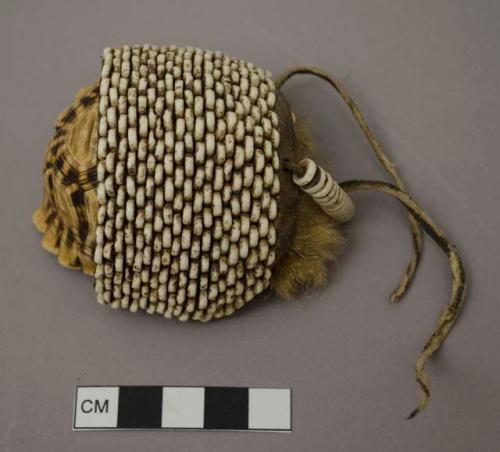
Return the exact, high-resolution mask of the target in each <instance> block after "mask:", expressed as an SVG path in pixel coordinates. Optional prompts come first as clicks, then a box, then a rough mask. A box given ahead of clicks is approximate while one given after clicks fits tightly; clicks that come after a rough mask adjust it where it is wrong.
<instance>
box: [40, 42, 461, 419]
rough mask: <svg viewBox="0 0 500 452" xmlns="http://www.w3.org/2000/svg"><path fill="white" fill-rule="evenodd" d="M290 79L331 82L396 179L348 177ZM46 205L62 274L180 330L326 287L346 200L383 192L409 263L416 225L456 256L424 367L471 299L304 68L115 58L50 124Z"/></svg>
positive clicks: (191, 57)
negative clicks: (71, 272) (403, 227)
mask: <svg viewBox="0 0 500 452" xmlns="http://www.w3.org/2000/svg"><path fill="white" fill-rule="evenodd" d="M296 74H312V75H315V76H318V77H320V78H321V79H323V80H325V81H326V82H328V83H329V84H330V85H331V86H332V87H333V88H334V89H335V90H336V91H337V92H338V93H339V94H340V96H341V97H342V99H343V100H344V101H345V102H346V103H347V105H348V107H349V108H350V110H351V111H352V113H353V115H354V118H355V120H356V121H357V123H358V125H359V126H360V127H361V129H362V130H363V132H364V133H365V135H366V137H367V139H368V142H369V144H370V145H371V147H372V149H373V151H374V154H375V156H376V158H377V159H378V160H379V162H380V163H381V165H382V167H383V168H384V169H385V170H386V171H387V173H388V175H389V176H390V177H391V178H392V180H393V183H392V184H389V183H386V182H379V181H364V180H354V181H346V182H343V183H340V184H339V183H338V182H336V181H335V179H334V177H333V176H332V174H331V173H330V172H329V171H327V170H326V169H324V168H321V167H320V166H319V165H317V164H316V163H315V161H314V159H315V155H316V153H315V149H314V145H313V143H312V141H311V139H310V137H309V135H308V133H307V130H305V128H304V127H303V126H302V125H301V124H300V122H299V121H298V120H297V118H296V116H295V115H294V113H293V112H292V111H291V109H290V106H289V103H288V101H287V99H286V97H285V96H284V95H283V93H282V91H281V87H282V85H283V84H284V83H285V82H286V80H288V79H289V78H290V77H291V76H294V75H296ZM43 180H44V187H45V189H44V195H43V201H42V204H41V206H40V208H39V209H38V210H36V212H35V213H34V215H33V221H34V224H35V226H36V227H37V228H38V230H39V231H40V232H41V233H42V234H43V238H42V246H43V247H44V248H45V249H46V250H48V251H50V252H51V253H53V254H55V255H56V256H57V258H58V261H59V263H60V264H62V265H64V266H66V267H70V268H73V269H76V270H81V271H83V272H84V273H85V274H88V275H92V276H93V277H94V281H95V292H96V298H97V301H98V302H99V303H100V304H103V305H108V306H110V307H111V308H123V309H128V310H129V311H131V312H136V311H139V310H143V311H146V312H147V313H149V314H154V313H155V314H160V315H162V316H164V317H166V318H171V317H176V318H178V319H179V320H183V321H185V320H200V321H209V320H211V319H214V318H221V317H224V316H228V315H231V314H233V313H234V312H235V311H236V310H237V309H239V308H242V307H243V306H245V305H246V304H247V303H248V302H250V301H252V300H253V299H255V298H256V297H258V296H260V297H262V296H264V295H265V294H269V293H271V291H273V292H275V293H277V294H278V295H280V296H282V297H284V298H289V297H292V296H298V295H300V293H301V291H303V290H304V289H307V288H311V287H318V286H321V285H323V284H324V283H325V281H326V279H327V273H328V268H329V265H328V261H330V260H332V259H334V258H335V257H336V256H337V254H338V252H339V250H340V249H341V247H342V246H343V245H344V234H343V232H342V228H341V224H342V223H345V222H347V221H349V220H350V219H351V217H352V216H353V214H354V204H353V202H352V200H351V198H350V196H349V194H348V192H352V191H355V190H368V189H374V190H377V191H380V192H384V193H386V194H388V195H390V196H392V197H394V198H395V199H397V200H398V201H399V202H400V203H402V204H403V205H404V206H405V207H406V209H407V210H408V212H409V221H410V227H411V232H412V246H413V251H414V252H413V256H412V258H411V260H410V262H409V264H408V267H407V269H406V271H405V273H404V275H403V279H402V281H401V284H400V285H399V286H398V287H397V288H396V289H395V291H394V292H393V294H392V297H391V299H392V301H398V300H399V299H400V298H401V297H402V296H403V295H404V293H405V292H406V289H407V288H408V285H409V284H410V282H411V280H412V278H413V275H414V273H415V270H416V268H417V264H418V262H419V257H420V253H421V247H422V237H421V232H420V226H422V227H423V228H424V230H425V231H426V232H428V233H429V235H430V236H431V238H432V239H434V240H435V241H436V242H437V243H438V244H439V246H440V247H441V248H442V249H443V251H444V252H445V253H446V255H447V257H448V260H449V263H450V269H451V272H452V279H453V286H452V297H451V300H450V302H449V303H448V304H447V306H446V308H445V310H444V311H443V315H442V317H441V318H440V320H439V322H438V325H437V327H436V329H435V331H434V333H433V334H432V336H431V337H430V338H429V340H428V341H427V343H426V345H425V347H424V350H423V352H422V353H421V355H420V356H419V358H418V360H417V366H416V378H417V382H418V383H419V386H420V388H421V393H422V398H421V402H420V404H419V406H418V407H417V408H416V410H414V411H413V412H412V414H411V416H414V415H415V414H416V413H418V412H419V411H421V410H422V409H423V408H425V406H426V404H427V400H428V397H429V385H428V380H427V375H426V373H425V370H424V367H425V364H426V362H427V360H428V359H429V358H430V357H431V356H432V354H434V352H435V351H436V350H437V349H438V348H439V347H440V345H441V344H442V342H443V341H444V339H445V337H446V335H447V334H448V332H449V330H450V329H451V327H452V326H453V324H454V322H455V320H456V317H457V315H458V312H459V310H460V308H461V305H462V303H463V299H464V285H465V283H464V280H465V278H464V271H463V266H462V263H461V260H460V258H459V256H458V254H457V253H456V250H455V247H454V246H453V245H451V244H450V243H449V242H448V240H447V239H446V237H445V236H444V234H443V232H442V231H441V230H440V229H439V228H438V227H437V226H436V225H435V224H434V223H433V222H432V220H431V219H430V218H429V217H428V215H427V214H426V213H425V211H423V210H422V209H421V208H420V207H419V206H418V204H417V203H416V202H415V201H414V200H413V199H412V198H411V197H410V196H409V195H408V193H407V191H406V189H405V187H404V185H403V183H402V181H401V178H400V176H399V174H398V173H397V172H396V170H395V169H394V166H393V165H392V163H391V162H390V161H389V160H388V159H387V157H386V156H385V154H384V153H383V151H382V148H381V146H380V144H379V143H378V141H377V140H376V139H375V138H374V136H373V133H372V131H371V129H370V128H369V127H368V125H367V123H366V121H365V119H364V117H363V115H362V113H361V111H360V110H359V108H358V106H357V105H356V103H355V102H354V101H353V100H352V98H351V97H350V96H349V94H348V93H347V91H346V90H345V89H344V88H343V87H342V86H341V85H340V84H339V82H338V81H337V80H335V79H334V78H333V77H331V76H330V75H328V74H327V73H325V72H323V71H321V70H320V69H316V68H306V67H300V68H296V69H293V70H291V71H288V72H287V73H285V74H284V75H283V76H282V77H280V78H279V79H278V80H276V81H273V79H272V76H271V74H270V73H269V72H268V71H265V70H263V69H261V68H258V67H256V66H254V65H253V64H252V63H249V62H246V61H243V60H240V59H236V58H233V57H230V56H227V55H224V54H222V53H221V52H212V51H207V50H201V49H195V48H191V47H176V46H163V47H162V46H150V45H143V46H124V47H121V48H115V49H112V48H107V49H105V50H104V52H103V56H102V59H101V72H100V78H99V80H98V82H96V83H94V84H91V85H89V86H87V87H85V88H82V89H81V90H80V91H79V92H78V93H77V95H76V98H75V100H74V102H73V104H72V105H71V106H70V107H69V108H68V109H66V110H65V111H63V112H62V113H61V114H60V115H59V117H58V119H57V121H56V124H55V133H54V136H53V138H52V139H51V141H50V143H49V145H48V147H47V150H46V153H45V159H44V168H43Z"/></svg>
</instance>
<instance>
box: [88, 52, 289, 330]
mask: <svg viewBox="0 0 500 452" xmlns="http://www.w3.org/2000/svg"><path fill="white" fill-rule="evenodd" d="M275 103H276V94H275V88H274V83H273V82H272V80H271V78H270V74H269V73H266V72H264V71H263V70H261V69H259V68H256V67H255V66H254V65H253V64H251V63H247V62H245V61H242V60H237V59H234V58H231V57H229V56H226V55H223V54H221V53H219V52H210V51H203V50H199V49H192V48H176V47H150V46H134V47H123V48H122V49H110V48H108V49H105V51H104V56H103V64H102V72H101V81H100V105H99V119H98V120H99V140H98V144H97V180H98V186H97V199H98V214H97V228H96V249H95V254H94V261H95V264H96V269H95V279H96V281H95V290H96V293H97V299H98V301H99V302H100V303H103V304H104V303H105V304H108V303H109V304H111V305H115V306H121V307H123V308H126V309H130V310H131V311H135V310H137V309H145V310H146V311H148V312H149V311H152V312H158V313H160V314H163V315H165V316H167V317H168V316H175V317H178V318H180V319H181V320H187V319H190V318H192V319H196V320H204V321H206V320H210V319H211V318H212V317H221V316H224V315H230V314H232V313H233V312H234V310H235V309H237V308H240V307H242V306H243V305H244V304H245V302H247V301H250V300H251V299H253V298H254V297H255V296H256V295H257V294H259V293H261V292H262V291H264V290H265V289H266V288H267V287H268V286H269V283H270V280H271V274H272V272H271V268H272V266H273V264H274V261H275V244H276V227H275V220H276V218H277V195H278V194H279V191H280V181H279V177H278V171H279V165H280V162H279V157H278V153H277V148H278V145H279V132H278V129H277V126H278V116H277V114H276V112H275V111H274V106H275Z"/></svg>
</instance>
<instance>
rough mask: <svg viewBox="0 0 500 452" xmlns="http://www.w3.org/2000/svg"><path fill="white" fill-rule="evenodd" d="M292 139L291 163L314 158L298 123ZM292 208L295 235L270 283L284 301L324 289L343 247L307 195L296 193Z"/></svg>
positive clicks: (310, 143)
mask: <svg viewBox="0 0 500 452" xmlns="http://www.w3.org/2000/svg"><path fill="white" fill-rule="evenodd" d="M295 137H296V139H295V149H294V150H293V151H294V152H293V159H294V161H298V160H300V159H302V158H304V157H312V156H314V154H315V153H316V151H315V148H314V144H313V140H312V139H311V136H310V134H309V133H308V131H307V129H306V127H305V126H304V125H302V124H299V123H298V122H297V123H296V125H295ZM295 205H296V207H295V210H294V211H293V212H289V216H288V218H289V221H292V222H294V231H293V234H292V237H291V239H290V242H289V244H288V246H287V247H286V251H285V252H284V253H283V255H282V256H281V258H280V259H279V261H278V263H277V264H276V266H275V268H274V270H273V276H272V280H271V287H272V289H273V290H274V291H275V292H277V293H278V294H279V295H280V296H282V297H284V298H291V297H293V296H295V295H298V294H299V293H300V292H301V291H302V290H304V289H305V288H314V287H319V286H321V285H323V284H324V283H325V281H326V279H327V266H328V262H329V261H331V260H332V259H334V258H335V256H336V255H337V254H338V252H339V251H340V249H341V248H342V246H343V244H344V236H343V234H342V232H341V230H340V229H339V227H338V225H336V224H335V223H334V222H333V221H332V219H331V218H330V217H329V216H327V215H326V214H325V213H324V212H323V211H322V210H321V209H320V208H319V207H318V206H317V204H316V203H315V202H314V201H313V200H312V199H311V198H310V197H309V196H308V195H306V194H305V193H303V192H302V191H299V192H298V197H297V200H296V204H295Z"/></svg>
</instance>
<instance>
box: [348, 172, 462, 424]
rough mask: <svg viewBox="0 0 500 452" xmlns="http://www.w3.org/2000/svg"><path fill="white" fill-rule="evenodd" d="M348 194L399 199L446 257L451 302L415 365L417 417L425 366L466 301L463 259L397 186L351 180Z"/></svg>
mask: <svg viewBox="0 0 500 452" xmlns="http://www.w3.org/2000/svg"><path fill="white" fill-rule="evenodd" d="M340 186H341V187H342V188H343V189H344V190H345V191H346V192H351V191H367V190H376V191H379V192H382V193H385V194H387V195H389V196H391V197H393V198H395V199H397V200H398V201H399V202H400V203H401V204H403V206H404V207H405V208H406V210H407V211H408V212H409V213H410V214H411V215H412V217H413V218H415V219H416V220H417V221H418V222H419V224H420V225H421V226H422V228H423V229H424V231H425V232H426V233H427V234H428V235H429V236H430V237H431V238H432V240H434V241H435V242H436V243H437V245H438V246H439V247H440V248H441V250H442V251H443V252H444V253H445V254H446V255H447V257H448V263H449V266H450V272H451V277H452V287H451V297H450V301H449V302H448V303H447V304H446V306H445V308H444V309H443V311H442V313H441V315H440V317H439V319H438V321H437V324H436V326H435V328H434V331H433V332H432V334H431V335H430V337H429V338H428V339H427V342H426V343H425V345H424V348H423V349H422V351H421V352H420V355H419V356H418V358H417V361H416V364H415V378H416V380H417V383H418V385H419V387H420V393H421V396H420V403H419V404H418V406H417V407H416V408H415V409H414V410H413V411H412V412H411V413H410V415H409V416H408V419H411V418H413V417H415V416H416V415H417V414H418V413H420V412H421V411H423V410H424V409H425V408H426V407H427V404H428V402H429V398H430V385H429V377H428V376H427V373H426V371H425V366H426V364H427V362H428V361H429V359H430V358H431V357H432V356H433V355H434V354H435V353H436V352H437V351H438V350H439V348H441V346H442V345H443V343H444V341H445V340H446V337H447V336H448V334H449V333H450V331H451V329H452V328H453V326H454V325H455V323H456V321H457V319H458V316H459V314H460V312H461V310H462V307H463V304H464V301H465V271H464V266H463V264H462V260H461V258H460V256H459V254H458V252H457V250H456V248H455V246H454V245H453V244H451V243H450V242H449V240H448V239H447V238H446V236H445V234H444V232H443V231H442V230H441V229H440V228H439V227H438V226H436V224H435V223H434V222H433V221H432V220H431V218H430V217H429V215H428V214H427V213H426V212H425V211H424V210H423V209H422V208H421V207H420V206H419V205H418V204H417V202H415V200H414V199H413V198H411V196H410V195H409V194H408V193H406V192H405V191H403V190H401V189H399V188H398V187H396V186H394V185H392V184H389V183H386V182H379V181H369V180H350V181H345V182H342V183H340Z"/></svg>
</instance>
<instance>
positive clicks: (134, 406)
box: [73, 386, 292, 432]
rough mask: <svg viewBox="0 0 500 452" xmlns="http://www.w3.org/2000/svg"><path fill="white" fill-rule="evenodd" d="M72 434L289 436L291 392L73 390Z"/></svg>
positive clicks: (153, 388)
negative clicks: (183, 432) (231, 432)
mask: <svg viewBox="0 0 500 452" xmlns="http://www.w3.org/2000/svg"><path fill="white" fill-rule="evenodd" d="M73 429H74V430H141V429H146V430H219V431H220V430H239V431H273V432H290V431H291V429H292V428H291V390H290V389H289V388H245V387H196V386H77V388H76V396H75V413H74V421H73Z"/></svg>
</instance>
